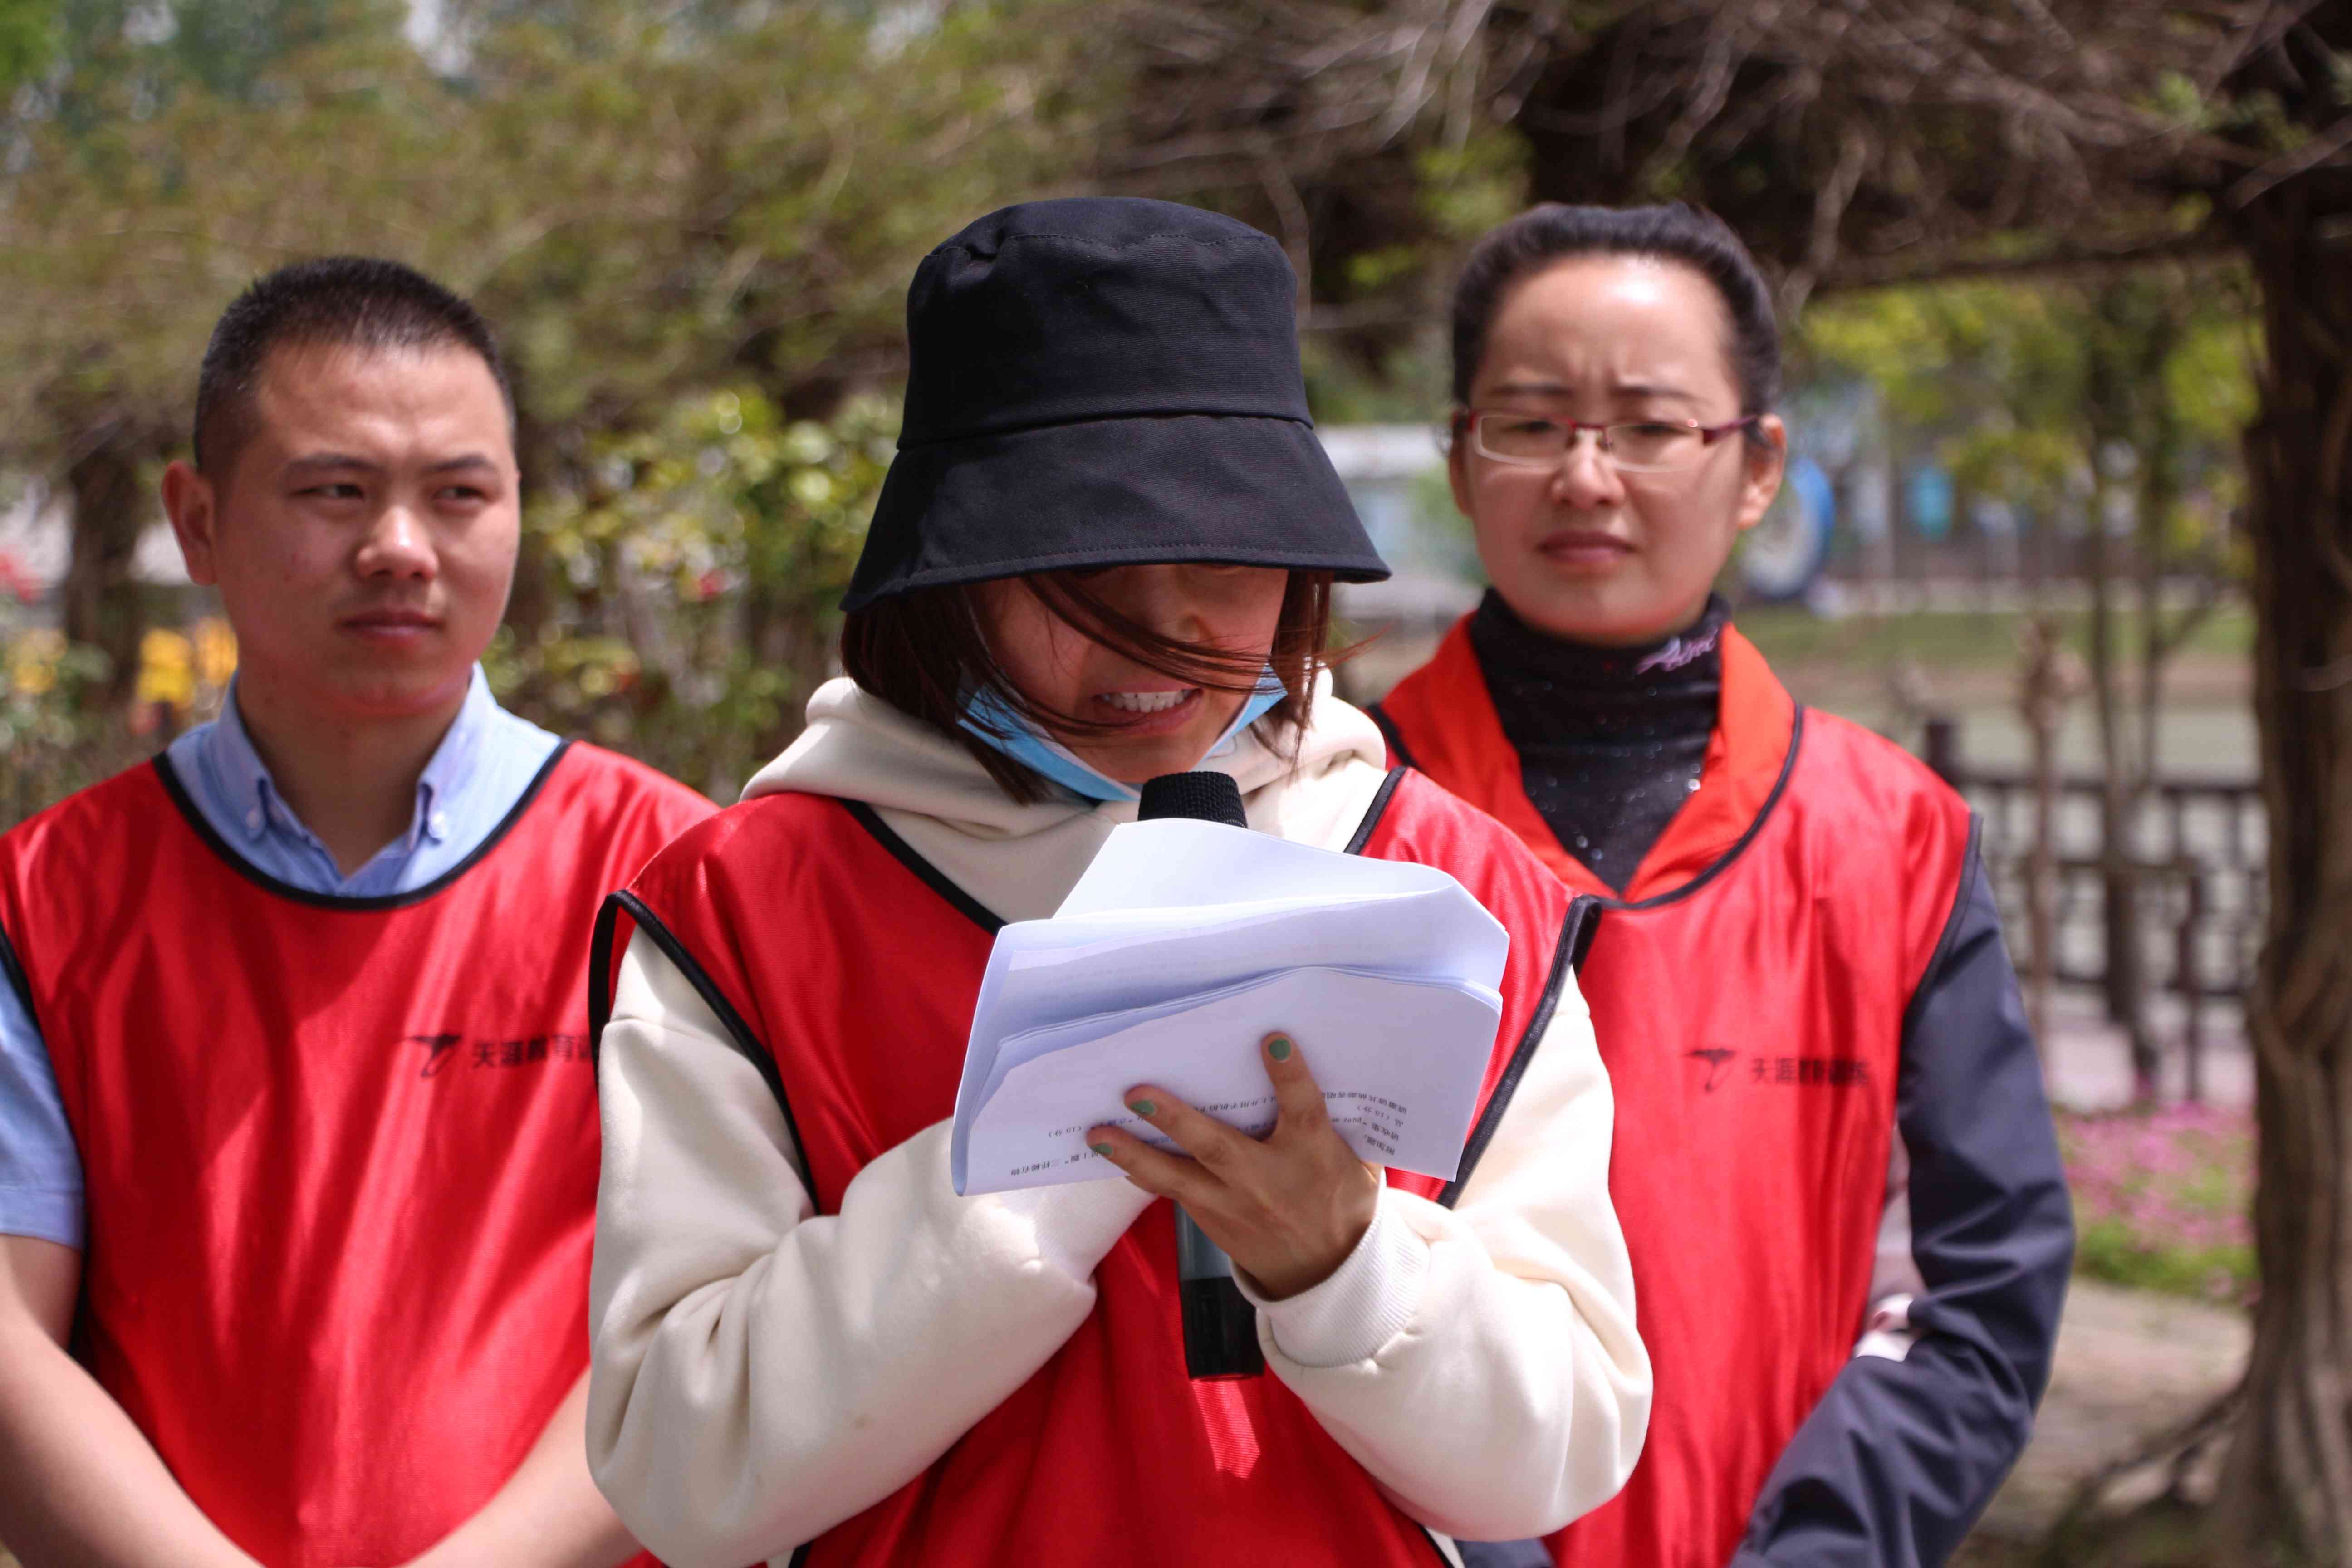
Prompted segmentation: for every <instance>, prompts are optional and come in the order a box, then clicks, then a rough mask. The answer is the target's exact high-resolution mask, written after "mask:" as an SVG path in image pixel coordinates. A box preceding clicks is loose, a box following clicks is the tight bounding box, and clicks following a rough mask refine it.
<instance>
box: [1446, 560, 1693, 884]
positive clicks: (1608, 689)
mask: <svg viewBox="0 0 2352 1568" xmlns="http://www.w3.org/2000/svg"><path fill="white" fill-rule="evenodd" d="M1729 618H1730V610H1729V607H1728V606H1727V605H1725V604H1724V602H1723V600H1722V599H1721V598H1720V597H1719V596H1712V595H1711V596H1709V598H1708V599H1707V602H1706V609H1705V610H1703V611H1702V612H1700V615H1699V618H1698V619H1697V621H1696V622H1695V623H1693V624H1692V625H1691V626H1688V627H1687V628H1685V630H1683V631H1682V632H1680V633H1678V634H1676V635H1675V636H1673V637H1666V638H1664V639H1662V640H1660V641H1658V642H1655V643H1651V644H1648V645H1646V646H1644V647H1628V648H1618V647H1592V646H1591V645H1589V644H1584V643H1572V642H1566V641H1563V640H1561V639H1560V638H1558V637H1551V636H1549V635H1547V634H1546V633H1543V632H1539V631H1538V630H1536V629H1535V628H1534V627H1532V626H1528V624H1527V623H1526V622H1525V621H1522V620H1520V619H1519V617H1518V616H1517V615H1515V614H1513V613H1512V611H1511V608H1510V606H1509V605H1506V604H1504V603H1503V600H1502V597H1501V595H1498V594H1496V593H1495V592H1494V591H1493V590H1491V589H1489V590H1488V591H1487V594H1486V599H1485V600H1484V601H1483V602H1481V603H1480V605H1479V606H1478V610H1477V613H1476V614H1475V615H1474V616H1471V618H1470V646H1471V647H1472V649H1473V650H1474V651H1475V653H1476V654H1477V656H1478V663H1479V667H1480V668H1482V669H1483V670H1484V671H1485V672H1486V686H1487V689H1488V690H1489V691H1490V692H1492V693H1493V695H1494V699H1495V709H1496V713H1497V714H1498V715H1499V716H1500V717H1501V719H1502V721H1503V733H1504V735H1505V736H1506V737H1507V739H1508V740H1509V741H1510V742H1511V747H1512V749H1513V750H1514V751H1516V752H1518V754H1519V773H1520V782H1521V784H1523V785H1524V787H1525V788H1526V790H1527V792H1528V799H1529V800H1530V801H1532V802H1533V803H1534V804H1535V807H1536V810H1537V811H1538V813H1540V814H1541V815H1542V816H1543V819H1544V821H1545V822H1546V823H1547V824H1549V826H1550V827H1551V830H1552V831H1553V833H1555V834H1557V835H1558V836H1559V841H1560V843H1561V845H1562V846H1564V847H1566V848H1567V849H1568V851H1569V853H1570V854H1571V855H1573V856H1575V857H1576V858H1577V859H1578V860H1579V861H1580V862H1581V863H1582V864H1583V866H1584V867H1585V868H1586V869H1587V870H1590V871H1591V873H1592V874H1593V875H1594V876H1595V877H1597V878H1598V879H1600V880H1601V882H1602V883H1603V884H1604V885H1606V886H1607V887H1609V888H1611V889H1614V890H1617V891H1620V892H1622V890H1623V889H1624V888H1625V886H1626V884H1627V883H1629V882H1630V881H1631V880H1632V879H1633V872H1634V870H1635V868H1638V867H1639V866H1640V865H1641V863H1642V857H1643V856H1644V855H1646V854H1647V853H1649V850H1650V847H1651V846H1652V845H1654V844H1655V843H1656V842H1657V841H1658V836H1659V835H1660V834H1662V833H1664V831H1665V829H1666V824H1667V823H1668V822H1670V821H1672V820H1673V818H1674V815H1675V812H1676V811H1677V810H1679V809H1680V808H1681V806H1682V803H1683V802H1684V801H1685V800H1687V799H1689V798H1690V795H1691V794H1692V792H1693V791H1695V790H1696V789H1697V788H1698V781H1699V770H1700V769H1701V767H1702V766H1703V765H1704V764H1705V763H1706V746H1707V741H1708V739H1709V737H1710V736H1712V735H1713V733H1714V731H1715V721H1716V711H1717V706H1718V702H1719V699H1720V697H1721V693H1722V683H1723V661H1722V657H1721V652H1720V648H1721V644H1722V640H1723V628H1724V626H1725V625H1726V624H1727V622H1728V620H1729Z"/></svg>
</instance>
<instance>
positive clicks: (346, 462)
mask: <svg viewBox="0 0 2352 1568" xmlns="http://www.w3.org/2000/svg"><path fill="white" fill-rule="evenodd" d="M343 468H364V469H366V470H367V471H368V472H370V473H376V472H380V471H382V469H383V464H381V463H378V462H375V461H373V460H372V459H370V458H356V457H353V456H352V454H351V453H349V452H305V453H303V454H302V455H301V456H300V457H299V458H295V459H294V460H293V461H292V462H290V463H289V464H287V465H286V471H287V472H288V473H289V474H307V473H324V472H330V471H333V470H339V469H343Z"/></svg>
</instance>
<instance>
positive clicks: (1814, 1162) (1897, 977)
mask: <svg viewBox="0 0 2352 1568" xmlns="http://www.w3.org/2000/svg"><path fill="white" fill-rule="evenodd" d="M1453 338H1454V401H1455V404H1456V405H1457V406H1456V411H1455V414H1454V442H1453V447H1452V451H1451V459H1450V461H1451V472H1452V479H1453V488H1454V499H1455V500H1456V502H1457V504H1458V505H1459V506H1460V507H1461V509H1462V510H1463V511H1464V513H1465V514H1466V515H1467V516H1468V517H1469V519H1470V521H1471V522H1472V524H1473V525H1474V527H1475V531H1476V534H1477V540H1478V548H1479V553H1480V555H1481V556H1482V557H1483V558H1484V560H1485V563H1486V570H1487V574H1488V575H1489V577H1490V578H1491V580H1492V582H1493V584H1494V586H1493V589H1492V591H1491V592H1489V593H1488V594H1487V595H1486V599H1485V602H1484V603H1483V604H1481V605H1479V607H1478V608H1477V610H1476V611H1475V613H1473V614H1472V615H1470V616H1467V617H1466V618H1465V620H1464V621H1463V622H1462V624H1460V625H1459V626H1455V627H1454V630H1453V632H1452V633H1451V634H1450V635H1449V636H1448V637H1446V639H1445V640H1444V644H1443V646H1442V647H1440V648H1439V650H1438V652H1437V654H1436V656H1435V657H1434V658H1433V659H1432V660H1431V661H1430V663H1429V664H1428V665H1427V666H1426V667H1425V668H1423V669H1421V670H1420V671H1418V672H1417V673H1415V674H1414V675H1412V676H1411V677H1409V678H1408V679H1406V680H1405V681H1404V682H1403V683H1402V685H1400V686H1399V687H1398V688H1397V689H1396V690H1395V691H1393V692H1391V694H1390V696H1389V698H1388V700H1386V701H1385V702H1384V703H1382V704H1381V706H1380V707H1379V708H1378V709H1376V710H1374V711H1375V716H1376V717H1378V718H1379V719H1380V721H1381V727H1382V728H1383V730H1384V731H1386V732H1387V734H1388V737H1389V742H1390V745H1391V751H1392V752H1393V753H1394V755H1395V759H1396V760H1398V761H1402V762H1408V763H1412V764H1413V765H1415V766H1417V767H1419V768H1420V769H1421V770H1423V772H1425V773H1429V774H1430V775H1431V776H1432V777H1433V778H1434V779H1435V780H1436V781H1437V782H1438V783H1440V784H1444V785H1445V786H1446V787H1447V788H1449V789H1451V790H1452V791H1454V793H1455V794H1457V795H1462V796H1464V797H1465V798H1467V799H1469V800H1470V801H1472V802H1473V803H1475V804H1476V805H1481V806H1483V807H1485V808H1486V810H1487V811H1488V812H1490V813H1491V814H1493V815H1494V816H1497V817H1499V818H1501V819H1502V820H1503V821H1504V822H1505V823H1506V824H1507V825H1509V826H1511V827H1512V828H1513V829H1515V830H1516V831H1517V834H1518V836H1519V837H1521V838H1523V839H1524V840H1525V841H1526V842H1527V843H1528V845H1529V846H1530V847H1533V848H1534V849H1535V850H1536V851H1537V853H1538V855H1539V856H1541V857H1542V858H1543V859H1544V860H1545V861H1546V862H1547V863H1548V864H1549V866H1550V867H1551V868H1552V869H1553V870H1554V871H1555V872H1557V873H1558V874H1559V876H1560V877H1561V878H1562V879H1564V880H1565V881H1567V882H1568V884H1569V885H1570V887H1571V888H1574V889H1577V890H1579V891H1581V892H1586V893H1591V894H1593V895H1595V896H1597V897H1599V898H1601V900H1604V903H1605V905H1606V906H1607V908H1608V909H1609V911H1610V912H1608V913H1607V914H1605V915H1604V916H1603V917H1602V920H1601V928H1600V932H1599V934H1598V936H1597V937H1596V938H1595V940H1594V943H1593V946H1592V949H1591V953H1590V955H1589V957H1588V959H1587V961H1586V963H1585V966H1584V969H1583V971H1582V984H1583V986H1584V990H1585V994H1586V995H1587V997H1588V998H1589V999H1590V1001H1591V1008H1592V1015H1593V1022H1594V1026H1595V1028H1596V1030H1597V1032H1598V1034H1599V1037H1600V1044H1601V1054H1602V1057H1603V1059H1604V1061H1605V1062H1606V1064H1607V1066H1608V1068H1609V1071H1610V1076H1611V1079H1612V1084H1613V1086H1614V1088H1615V1090H1616V1095H1617V1107H1618V1137H1617V1143H1616V1147H1615V1151H1614V1153H1613V1156H1612V1163H1611V1170H1610V1188H1611V1193H1612V1197H1613V1199H1614V1201H1615V1203H1616V1205H1617V1210H1618V1213H1619V1215H1620V1216H1621V1217H1622V1221H1623V1223H1624V1226H1625V1234H1626V1240H1627V1243H1628V1245H1629V1247H1630V1248H1631V1250H1632V1254H1633V1270H1634V1281H1635V1288H1636V1291H1637V1298H1636V1307H1637V1312H1638V1315H1639V1322H1640V1327H1641V1332H1642V1337H1643V1341H1644V1342H1646V1343H1647V1344H1648V1345H1649V1347H1650V1352H1651V1355H1652V1358H1653V1361H1654V1367H1655V1375H1656V1403H1655V1405H1654V1412H1653V1415H1652V1417H1651V1426H1650V1438H1649V1445H1648V1447H1647V1449H1646V1450H1645V1451H1644V1453H1643V1458H1642V1461H1641V1464H1640V1466H1639V1467H1638V1468H1636V1470H1635V1471H1634V1474H1633V1479H1632V1480H1631V1481H1630V1482H1629V1483H1628V1485H1627V1487H1626V1489H1625V1490H1624V1491H1623V1492H1622V1494H1621V1495H1620V1496H1619V1497H1618V1499H1617V1500H1615V1501H1614V1502H1612V1503H1611V1504H1609V1505H1607V1506H1606V1507H1604V1508H1602V1509H1601V1510H1598V1511H1596V1512H1594V1513H1592V1514H1590V1515H1587V1516H1586V1517H1585V1518H1584V1519H1583V1520H1581V1521H1579V1522H1578V1523H1577V1524H1575V1525H1574V1526H1573V1527H1571V1528H1570V1530H1569V1531H1567V1532H1565V1533H1563V1534H1561V1535H1558V1536H1554V1537H1552V1538H1551V1539H1550V1541H1549V1542H1547V1543H1545V1544H1546V1545H1547V1546H1548V1547H1549V1550H1550V1552H1551V1553H1552V1554H1553V1555H1554V1556H1556V1557H1557V1558H1558V1560H1559V1562H1562V1563H1568V1562H1579V1563H1612V1564H1622V1565H1624V1568H1720V1565H1721V1564H1724V1563H1735V1564H1738V1565H1739V1568H1763V1565H1765V1564H1776V1565H1787V1568H1793V1565H1796V1564H1804V1565H1807V1568H1815V1565H1822V1564H1832V1563H1838V1564H1843V1563H1855V1564H1864V1563H1868V1564H1874V1565H1883V1568H1912V1565H1917V1564H1934V1563H1941V1562H1943V1561H1944V1560H1945V1559H1946V1558H1947V1557H1948V1555H1949V1553H1950V1552H1951V1551H1952V1549H1953V1548H1954V1547H1955V1546H1956V1545H1957V1544H1958V1541H1959V1539H1960V1537H1961V1536H1962V1535H1963V1534H1964V1533H1965V1532H1966V1531H1967V1530H1968V1528H1969V1525H1970V1524H1971V1523H1972V1522H1973V1521H1974V1520H1975V1519H1976V1517H1977V1515H1978V1513H1979V1511H1980V1510H1982V1508H1983V1506H1984V1504H1985V1503H1986V1501H1987V1500H1989V1499H1990V1497H1991V1495H1992V1491H1993V1489H1994V1488H1995V1486H1996V1485H1997V1484H1998V1483H1999V1481H2000V1479H2001V1477H2002V1476H2003V1475H2004V1474H2005V1473H2006V1472H2007V1470H2008V1468H2009V1467H2010V1464H2011V1461H2012V1460H2013V1459H2014V1458H2016V1456H2017V1453H2018V1451H2019V1449H2020V1448H2021V1447H2022V1446H2023V1444H2024V1440H2025V1436H2026V1434H2027V1431H2028V1430H2029V1428H2030V1426H2031V1425H2032V1415H2033V1408H2034V1405H2035V1404H2036V1403H2037V1402H2038V1401H2039V1399H2040V1397H2041V1394H2042V1386H2043V1384H2044V1383H2045V1382H2046V1380H2047V1377H2048V1373H2049V1367H2050V1352H2051V1343H2052V1340H2053V1337H2054V1334H2055V1331H2056V1327H2057V1319H2058V1308H2059V1302H2060V1300H2061V1297H2062V1295H2063V1289H2064V1285H2065V1279H2066V1272H2067V1267H2068V1264H2069V1262H2070V1259H2071V1257H2072V1253H2073V1245H2074V1241H2073V1229H2072V1223H2071V1219H2070V1215H2069V1208H2068V1204H2067V1199H2066V1193H2065V1187H2064V1183H2063V1174H2062V1172H2061V1169H2060V1165H2059V1161H2058V1154H2057V1150H2056V1146H2055V1140H2054V1138H2053V1134H2052V1128H2051V1121H2050V1112H2049V1108H2048V1105H2047V1103H2046V1101H2045V1100H2044V1098H2043V1094H2042V1079H2041V1073H2040V1070H2039V1065H2038V1060H2037V1058H2036V1055H2035V1052H2034V1047H2033V1043H2032V1039H2031V1038H2030V1037H2028V1035H2027V1033H2026V1030H2025V1026H2024V1021H2023V1017H2022V1015H2021V1008H2020V1006H2019V1004H2018V997H2017V986H2016V981H2015V977H2014V975H2013V974H2012V973H2011V968H2010V964H2009V960H2008V958H2007V956H2006V955H2005V953H2004V952H2003V950H2002V946H2001V941H2000V925H1999V921H1998V917H1997V915H1996V912H1995V908H1994V903H1993V897H1992V891H1991V889H1990V887H1989V886H1988V884H1987V882H1986V879H1985V876H1984V872H1983V869H1982V867H1981V865H1980V862H1979V856H1978V853H1977V847H1976V829H1975V825H1974V823H1973V820H1972V819H1971V817H1970V816H1969V810H1968V807H1967V805H1965V804H1964V803H1963V802H1962V801H1961V800H1960V798H1959V797H1958V795H1956V794H1955V793H1954V792H1953V791H1952V790H1950V789H1949V788H1948V787H1947V786H1946V785H1945V784H1943V783H1941V782H1940V781H1939V780H1937V778H1936V777H1935V776H1934V775H1932V774H1931V773H1928V772H1927V769H1925V768H1924V767H1922V766H1921V765H1920V764H1919V763H1916V761H1914V760H1913V759H1912V758H1911V757H1910V756H1909V755H1907V754H1906V753H1905V752H1902V751H1901V750H1900V749H1898V748H1896V747H1895V746H1894V745H1891V744H1889V743H1888V742H1884V741H1882V740H1880V739H1878V738H1877V737H1875V736H1874V735H1871V734H1869V733H1867V732H1866V731H1862V730H1860V729H1857V728H1855V727H1854V726H1853V725H1850V724H1846V723H1843V722H1842V721H1839V720H1836V719H1834V718H1832V717H1830V716H1829V715H1826V714H1822V713H1812V712H1807V711H1805V710H1801V709H1800V708H1799V707H1798V706H1797V705H1796V704H1795V703H1794V702H1793V701H1791V700H1790V697H1789V694H1788V693H1787V692H1786V691H1785V690H1784V689H1782V688H1781V686H1780V682H1779V681H1778V680H1776V679H1774V678H1773V675H1772V672H1771V670H1770V669H1769V668H1768V667H1767V666H1766V664H1765V662H1764V659H1763V658H1762V656H1761V655H1759V653H1758V652H1757V651H1756V648H1755V647H1754V646H1753V645H1751V644H1749V643H1748V641H1746V640H1745V639H1744V638H1742V637H1740V635H1739V633H1738V630H1737V629H1736V628H1735V627H1734V626H1732V625H1731V622H1730V619H1729V616H1728V612H1727V608H1726V606H1725V605H1724V603H1723V601H1722V600H1721V599H1720V598H1719V597H1717V596H1716V595H1714V593H1713V591H1712V589H1713V584H1714V583H1715V581H1716V579H1717V577H1718V576H1719V575H1720V574H1722V571H1723V568H1724V565H1725V563H1726V562H1727V561H1728V559H1729V558H1730V555H1731V552H1732V548H1733V545H1734V544H1735V543H1736V542H1737V541H1738V537H1739V534H1740V532H1741V531H1743V530H1745V529H1748V528H1750V527H1753V526H1754V525H1755V523H1756V522H1757V521H1758V520H1759V518H1760V517H1761V516H1762V515H1763V513H1764V510H1765V508H1766V507H1767V506H1768V505H1769V503H1770V501H1771V500H1772V497H1773V495H1774V493H1775V492H1776V490H1777V489H1778V488H1779V486H1780V478H1781V472H1782V464H1783V459H1784V457H1785V454H1786V449H1787V437H1786V433H1785V431H1784V429H1783V427H1782V426H1781V422H1780V418H1779V417H1778V416H1775V415H1774V414H1773V413H1772V405H1773V401H1774V399H1775V397H1776V395H1778V393H1779V390H1780V343H1779V338H1778V333H1777V331H1776V329H1775V326H1774V321H1773V315H1772V307H1771V301H1770V298H1769V294H1768V292H1767V290H1766V289H1765V286H1764V284H1763V281H1762V279H1760V278H1759V276H1758V274H1757V270H1756V268H1755V264H1754V263H1753V261H1752V260H1750V258H1748V253H1747V251H1746V250H1745V249H1744V248H1743V247H1741V245H1740V244H1739V241H1738V238H1737V237H1734V236H1733V235H1732V233H1731V232H1730V230H1729V229H1727V228H1726V227H1725V226H1723V225H1722V224H1721V223H1720V222H1718V221H1717V220H1716V219H1714V218H1712V217H1709V216H1702V215H1700V214H1697V213H1695V212H1693V211H1691V210H1690V209H1688V208H1685V207H1682V206H1668V207H1648V208H1639V209H1630V210H1613V209H1607V208H1595V207H1562V206H1544V207H1538V208H1536V209H1535V210H1533V211H1531V212H1528V213H1527V214H1524V215H1522V216H1519V217H1517V218H1515V219H1513V220H1512V221H1511V222H1509V223H1507V224H1505V225H1503V226H1501V227H1499V228H1497V229H1496V230H1495V231H1494V232H1493V233H1491V234H1489V235H1488V236H1486V238H1485V239H1484V240H1482V241H1481V242H1480V243H1479V245H1478V247H1476V248H1475V251H1474V252H1473V253H1472V255H1471V258H1470V259H1469V261H1468V263H1467V265H1466V267H1465V270H1464V273H1463V276H1462V279H1461V280H1460V283H1459V285H1458V287H1457V289H1456V292H1455V296H1454V320H1453ZM1543 1560H1544V1559H1543V1555H1542V1553H1541V1552H1539V1551H1538V1550H1537V1549H1535V1548H1534V1546H1533V1544H1532V1543H1510V1544H1508V1545H1499V1546H1489V1547H1482V1548H1476V1549H1474V1550H1473V1552H1472V1553H1471V1561H1472V1562H1473V1563H1523V1562H1538V1563H1539V1562H1542V1561H1543Z"/></svg>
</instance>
